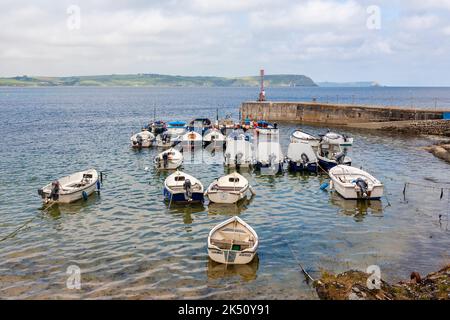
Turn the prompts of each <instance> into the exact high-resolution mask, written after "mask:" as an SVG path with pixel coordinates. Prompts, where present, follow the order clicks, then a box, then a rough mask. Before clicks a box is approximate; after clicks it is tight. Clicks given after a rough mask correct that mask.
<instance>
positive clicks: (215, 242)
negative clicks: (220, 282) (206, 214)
mask: <svg viewBox="0 0 450 320" xmlns="http://www.w3.org/2000/svg"><path fill="white" fill-rule="evenodd" d="M258 245H259V238H258V235H257V234H256V232H255V230H253V228H252V227H251V226H249V225H248V224H247V223H246V222H244V221H243V220H242V219H241V218H239V217H237V216H234V217H232V218H230V219H228V220H226V221H224V222H222V223H220V224H218V225H217V226H215V227H214V228H213V229H212V230H211V231H210V232H209V235H208V255H209V257H210V258H211V259H212V260H213V261H216V262H218V263H224V264H247V263H250V262H251V261H252V260H253V258H254V257H255V255H256V250H257V249H258Z"/></svg>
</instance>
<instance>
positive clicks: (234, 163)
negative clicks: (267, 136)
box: [224, 130, 254, 168]
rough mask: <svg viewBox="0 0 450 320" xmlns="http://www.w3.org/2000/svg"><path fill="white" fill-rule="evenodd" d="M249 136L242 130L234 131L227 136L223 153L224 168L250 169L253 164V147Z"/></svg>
mask: <svg viewBox="0 0 450 320" xmlns="http://www.w3.org/2000/svg"><path fill="white" fill-rule="evenodd" d="M250 141H251V136H250V135H246V134H245V133H244V132H243V131H242V130H234V131H233V132H232V133H231V134H230V135H228V137H227V140H226V148H225V152H224V165H225V166H226V167H231V168H235V167H250V166H252V165H253V163H254V155H253V145H252V143H251V142H250Z"/></svg>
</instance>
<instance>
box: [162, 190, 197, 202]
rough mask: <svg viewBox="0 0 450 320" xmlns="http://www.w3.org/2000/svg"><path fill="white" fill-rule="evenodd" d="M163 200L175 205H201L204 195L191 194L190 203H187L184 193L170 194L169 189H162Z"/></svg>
mask: <svg viewBox="0 0 450 320" xmlns="http://www.w3.org/2000/svg"><path fill="white" fill-rule="evenodd" d="M164 199H165V200H167V201H171V202H176V203H201V202H203V201H204V195H203V192H193V193H192V198H191V201H189V199H186V197H185V194H184V192H178V193H172V192H171V191H170V190H169V189H167V188H164Z"/></svg>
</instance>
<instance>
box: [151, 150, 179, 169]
mask: <svg viewBox="0 0 450 320" xmlns="http://www.w3.org/2000/svg"><path fill="white" fill-rule="evenodd" d="M153 162H154V163H155V167H156V168H157V169H160V170H174V169H177V168H178V167H179V166H181V165H182V164H183V155H182V154H181V152H180V151H178V150H177V149H174V148H170V149H168V150H166V151H163V152H161V153H160V154H158V155H157V156H156V157H155V159H154V161H153Z"/></svg>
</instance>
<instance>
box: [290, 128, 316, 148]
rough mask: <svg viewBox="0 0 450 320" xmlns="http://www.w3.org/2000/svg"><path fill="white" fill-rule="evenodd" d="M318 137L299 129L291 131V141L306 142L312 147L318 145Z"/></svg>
mask: <svg viewBox="0 0 450 320" xmlns="http://www.w3.org/2000/svg"><path fill="white" fill-rule="evenodd" d="M319 141H320V139H319V138H317V137H315V136H313V135H312V134H309V133H306V132H304V131H302V130H300V129H297V130H295V131H294V132H292V133H291V143H296V142H306V143H309V144H310V145H311V146H313V147H317V146H319Z"/></svg>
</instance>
